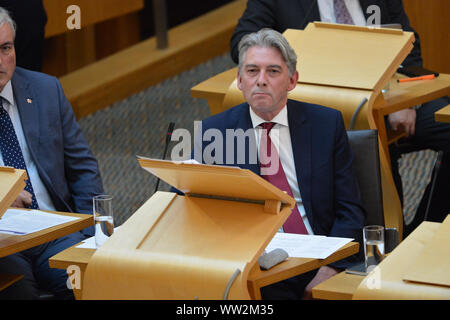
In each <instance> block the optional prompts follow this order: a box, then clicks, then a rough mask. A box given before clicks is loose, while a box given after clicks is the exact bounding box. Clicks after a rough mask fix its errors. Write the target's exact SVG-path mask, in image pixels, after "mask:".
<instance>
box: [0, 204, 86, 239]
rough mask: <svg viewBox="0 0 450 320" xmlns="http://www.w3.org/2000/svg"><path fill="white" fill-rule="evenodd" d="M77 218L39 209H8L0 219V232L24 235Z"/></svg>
mask: <svg viewBox="0 0 450 320" xmlns="http://www.w3.org/2000/svg"><path fill="white" fill-rule="evenodd" d="M78 219H79V218H77V217H70V216H63V215H59V214H54V213H48V212H43V211H40V210H22V209H8V210H6V212H5V214H4V215H3V217H2V218H1V219H0V232H1V233H8V234H16V235H24V234H29V233H33V232H37V231H41V230H44V229H47V228H51V227H54V226H57V225H60V224H63V223H66V222H70V221H74V220H78Z"/></svg>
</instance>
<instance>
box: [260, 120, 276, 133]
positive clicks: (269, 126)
mask: <svg viewBox="0 0 450 320" xmlns="http://www.w3.org/2000/svg"><path fill="white" fill-rule="evenodd" d="M274 125H275V122H263V123H261V127H262V128H263V129H266V130H267V134H269V132H270V130H272V128H273V126H274Z"/></svg>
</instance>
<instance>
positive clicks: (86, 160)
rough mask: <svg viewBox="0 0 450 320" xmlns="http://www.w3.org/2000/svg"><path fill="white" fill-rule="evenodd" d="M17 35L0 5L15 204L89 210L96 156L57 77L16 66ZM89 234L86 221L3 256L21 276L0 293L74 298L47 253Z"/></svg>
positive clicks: (1, 80) (4, 151)
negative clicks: (22, 181) (21, 180)
mask: <svg viewBox="0 0 450 320" xmlns="http://www.w3.org/2000/svg"><path fill="white" fill-rule="evenodd" d="M14 36H15V24H14V21H13V20H12V19H11V17H10V16H9V14H8V12H7V11H6V10H4V9H3V8H0V165H2V166H3V165H4V166H11V167H15V168H17V169H25V170H27V175H28V180H27V181H26V187H25V190H23V191H22V192H21V193H20V195H19V197H18V198H17V199H16V200H15V201H14V203H13V204H12V206H14V207H22V208H31V209H42V210H52V211H65V212H77V213H88V214H91V213H92V197H93V196H95V195H98V194H101V193H103V187H102V181H101V178H100V173H99V170H98V165H97V160H96V159H95V158H94V156H93V155H92V153H91V151H90V149H89V146H88V144H87V142H86V140H85V139H84V137H83V135H82V133H81V131H80V128H79V127H78V124H77V122H76V119H75V116H74V114H73V111H72V107H71V105H70V103H69V101H68V100H67V98H66V97H65V96H64V93H63V90H62V88H61V85H60V83H59V81H58V80H57V79H56V78H54V77H51V76H48V75H45V74H42V73H38V72H33V71H28V70H25V69H22V68H20V67H16V56H15V50H14ZM92 235H93V228H92V227H90V228H87V229H85V230H82V231H81V232H76V233H73V234H71V235H68V236H66V237H62V238H60V239H57V240H54V241H51V242H48V243H45V244H42V245H39V246H36V247H34V248H31V249H28V250H25V251H22V252H19V253H16V254H13V255H9V256H7V257H3V258H0V273H3V274H5V273H6V274H23V275H24V278H23V279H21V280H20V281H18V282H16V283H15V284H13V285H12V286H10V287H8V288H6V289H5V290H3V291H0V299H37V298H38V297H39V291H40V290H45V291H48V292H50V293H52V294H54V295H55V297H56V298H60V299H67V298H69V299H70V298H72V299H73V293H72V291H71V290H69V289H68V288H67V285H66V281H67V274H66V271H65V270H60V269H50V268H49V265H48V259H49V258H50V257H51V256H53V255H55V254H56V253H58V252H60V251H62V250H64V249H66V248H68V247H70V246H72V245H74V244H76V243H78V242H80V241H81V240H83V239H85V238H86V236H92Z"/></svg>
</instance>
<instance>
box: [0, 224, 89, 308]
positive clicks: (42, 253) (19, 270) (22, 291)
mask: <svg viewBox="0 0 450 320" xmlns="http://www.w3.org/2000/svg"><path fill="white" fill-rule="evenodd" d="M84 239H85V236H83V235H82V234H81V233H80V232H75V233H73V234H70V235H68V236H66V237H62V238H59V239H56V240H54V241H50V242H47V243H44V244H42V245H39V246H36V247H33V248H30V249H28V250H24V251H21V252H18V253H15V254H12V255H9V256H6V257H3V258H0V273H6V274H23V275H24V277H23V278H22V279H21V280H19V281H18V282H16V283H14V284H13V285H11V286H9V287H8V288H6V289H4V290H2V291H0V299H2V300H34V299H39V296H40V292H43V291H46V292H49V293H51V294H53V295H54V296H55V298H56V299H74V296H73V292H72V290H69V289H68V288H67V285H66V282H67V273H66V270H62V269H52V268H50V267H49V264H48V259H49V258H51V257H52V256H54V255H55V254H57V253H58V252H60V251H62V250H64V249H66V248H68V247H71V246H73V245H75V244H77V243H78V242H80V241H82V240H84Z"/></svg>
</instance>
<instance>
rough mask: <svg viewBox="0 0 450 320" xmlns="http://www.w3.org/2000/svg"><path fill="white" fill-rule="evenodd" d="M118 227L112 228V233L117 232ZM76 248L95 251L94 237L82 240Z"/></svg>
mask: <svg viewBox="0 0 450 320" xmlns="http://www.w3.org/2000/svg"><path fill="white" fill-rule="evenodd" d="M119 228H120V226H118V227H115V228H114V232H116V231H117V230H119ZM77 248H84V249H97V246H96V244H95V236H93V237H90V238H86V239H84V240H83V241H82V242H81V244H79V245H77Z"/></svg>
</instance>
